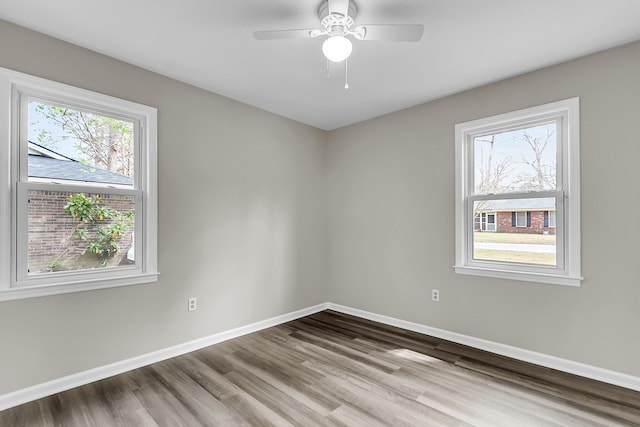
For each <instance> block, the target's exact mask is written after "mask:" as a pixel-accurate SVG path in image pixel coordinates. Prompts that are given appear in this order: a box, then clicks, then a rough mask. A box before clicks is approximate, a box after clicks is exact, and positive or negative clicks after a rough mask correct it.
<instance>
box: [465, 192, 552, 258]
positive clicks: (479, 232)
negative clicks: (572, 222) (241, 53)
mask: <svg viewBox="0 0 640 427" xmlns="http://www.w3.org/2000/svg"><path fill="white" fill-rule="evenodd" d="M555 209H556V199H555V198H553V197H547V198H527V199H499V200H482V201H475V202H474V206H473V214H474V217H482V216H483V214H484V213H485V212H491V215H495V227H493V228H489V227H487V228H485V227H477V226H476V225H477V223H476V224H474V232H473V258H474V259H476V260H483V261H500V262H514V263H526V264H542V265H551V266H555V265H556V236H555V228H553V227H549V226H545V221H544V217H545V214H546V212H550V213H551V212H553V215H554V218H555ZM487 231H495V232H487Z"/></svg>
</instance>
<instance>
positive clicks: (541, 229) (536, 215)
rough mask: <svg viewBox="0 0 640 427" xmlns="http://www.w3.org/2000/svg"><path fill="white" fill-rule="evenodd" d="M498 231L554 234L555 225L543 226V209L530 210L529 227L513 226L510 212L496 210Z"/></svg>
mask: <svg viewBox="0 0 640 427" xmlns="http://www.w3.org/2000/svg"><path fill="white" fill-rule="evenodd" d="M496 222H497V230H496V231H497V232H498V233H525V234H543V233H545V232H547V233H548V234H556V229H555V227H545V226H544V211H531V227H514V226H512V225H511V224H512V221H511V212H498V214H497V219H496Z"/></svg>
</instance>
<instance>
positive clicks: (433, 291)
mask: <svg viewBox="0 0 640 427" xmlns="http://www.w3.org/2000/svg"><path fill="white" fill-rule="evenodd" d="M431 299H432V300H434V301H440V291H439V290H437V289H431Z"/></svg>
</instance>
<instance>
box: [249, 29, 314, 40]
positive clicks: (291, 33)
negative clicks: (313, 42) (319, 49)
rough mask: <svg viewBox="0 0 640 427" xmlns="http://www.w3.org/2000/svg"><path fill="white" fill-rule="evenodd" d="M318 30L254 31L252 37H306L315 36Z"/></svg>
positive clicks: (267, 38) (270, 38)
mask: <svg viewBox="0 0 640 427" xmlns="http://www.w3.org/2000/svg"><path fill="white" fill-rule="evenodd" d="M316 32H318V30H315V29H311V30H274V31H254V32H253V37H255V39H256V40H276V39H300V38H307V37H317V36H318V35H317V34H316Z"/></svg>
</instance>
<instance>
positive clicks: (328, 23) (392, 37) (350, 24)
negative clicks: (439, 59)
mask: <svg viewBox="0 0 640 427" xmlns="http://www.w3.org/2000/svg"><path fill="white" fill-rule="evenodd" d="M356 15H357V8H356V4H355V3H354V2H353V1H349V0H324V1H323V2H322V4H320V8H319V9H318V17H319V18H320V28H312V29H304V30H274V31H255V32H254V33H253V36H254V37H255V38H256V39H257V40H275V39H289V38H315V37H321V36H327V39H326V40H325V41H324V43H323V44H322V52H323V53H324V56H325V57H326V58H327V59H328V60H329V61H332V62H342V61H344V60H345V59H347V58H348V57H349V55H351V51H352V49H353V45H352V43H351V40H349V39H348V38H347V36H353V38H354V39H356V40H363V41H369V40H385V41H397V42H417V41H419V40H420V38H421V37H422V33H423V32H424V26H423V25H422V24H364V25H358V26H356V24H355V19H356ZM348 87H349V85H348V84H345V88H348Z"/></svg>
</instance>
